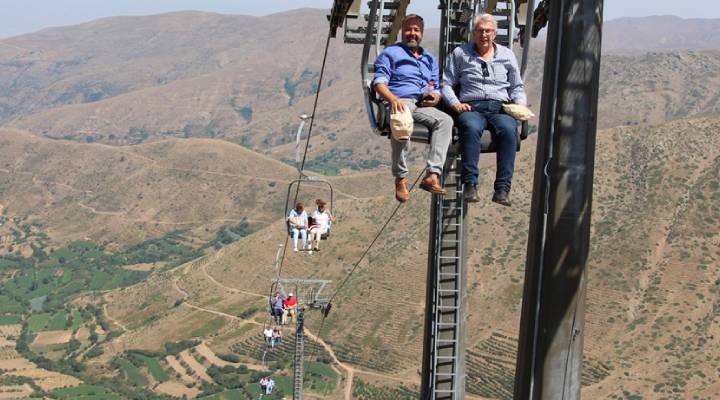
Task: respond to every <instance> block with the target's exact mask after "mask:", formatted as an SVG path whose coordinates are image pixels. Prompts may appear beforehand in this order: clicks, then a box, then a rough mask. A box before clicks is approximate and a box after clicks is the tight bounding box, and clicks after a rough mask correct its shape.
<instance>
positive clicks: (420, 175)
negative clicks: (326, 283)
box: [310, 169, 425, 359]
mask: <svg viewBox="0 0 720 400" xmlns="http://www.w3.org/2000/svg"><path fill="white" fill-rule="evenodd" d="M424 172H425V170H424V169H423V170H421V171H420V174H419V175H418V177H417V178H416V179H415V182H413V184H412V186H410V190H409V191H410V192H412V191H413V189H414V188H415V186H416V185H417V183H418V182H419V181H420V178H421V177H422V176H423V173H424ZM400 206H402V203H398V204H397V205H396V206H395V209H394V210H393V212H392V214H390V216H389V217H388V218H387V220H386V221H385V223H384V224H383V226H382V227H380V230H379V231H378V233H377V234H376V235H375V238H374V239H373V240H372V241H371V242H370V244H369V245H368V247H367V249H365V251H364V252H363V253H362V255H360V258H359V259H358V260H357V261H356V262H355V264H354V265H353V267H352V269H351V270H350V272H348V274H347V275H346V276H345V279H343V280H342V282H340V284H339V285H338V287H337V288H336V289H335V292H334V293H333V294H332V296H330V299H329V300H328V306H332V301H333V299H334V298H335V296H337V294H338V293H339V292H340V290H341V289H342V288H343V286H345V284H346V283H347V282H348V280H350V277H351V276H352V274H353V273H354V272H355V270H356V269H357V268H358V267H359V266H360V263H361V262H362V260H363V259H365V256H366V255H367V254H368V253H369V252H370V249H371V248H372V247H373V245H374V244H375V242H377V240H378V239H379V238H380V235H382V233H383V232H384V231H385V228H387V226H388V224H389V223H390V221H392V219H393V218H394V217H395V214H397V212H398V210H400ZM327 316H328V314H327V313H323V317H322V320H321V321H320V328H319V329H318V333H317V337H318V338H319V339H322V330H323V326H324V325H325V319H326V318H327ZM316 350H317V347H315V348H314V349H313V353H312V354H311V355H310V359H312V358H313V357H314V356H315V351H316Z"/></svg>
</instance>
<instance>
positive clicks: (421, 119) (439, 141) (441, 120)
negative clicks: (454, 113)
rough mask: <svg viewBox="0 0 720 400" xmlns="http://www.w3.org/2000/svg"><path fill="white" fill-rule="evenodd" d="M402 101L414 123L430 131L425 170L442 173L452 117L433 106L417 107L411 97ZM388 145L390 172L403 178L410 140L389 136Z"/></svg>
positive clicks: (405, 172) (450, 136)
mask: <svg viewBox="0 0 720 400" xmlns="http://www.w3.org/2000/svg"><path fill="white" fill-rule="evenodd" d="M402 101H403V103H405V106H406V107H409V108H410V111H412V116H413V120H414V121H415V123H416V124H422V125H425V126H427V127H428V128H429V129H430V132H431V133H432V134H431V135H430V149H429V150H428V156H427V171H428V172H435V173H437V174H442V169H443V165H445V156H447V151H448V147H450V142H451V141H452V127H453V120H452V117H450V116H449V115H447V114H445V113H444V112H442V111H440V110H438V109H437V108H435V107H418V106H416V105H415V100H413V99H402ZM388 114H389V113H388ZM390 147H391V148H392V156H391V157H392V174H393V176H395V177H397V178H404V177H406V176H407V175H408V168H407V163H406V161H405V156H406V155H407V152H408V149H409V148H410V141H409V140H407V141H404V142H399V141H397V140H395V139H393V138H392V136H391V137H390Z"/></svg>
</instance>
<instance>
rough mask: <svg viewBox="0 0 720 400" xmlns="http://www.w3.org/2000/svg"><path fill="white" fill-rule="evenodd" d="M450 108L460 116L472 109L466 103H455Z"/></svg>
mask: <svg viewBox="0 0 720 400" xmlns="http://www.w3.org/2000/svg"><path fill="white" fill-rule="evenodd" d="M452 108H453V110H455V112H456V113H458V114H462V113H464V112H465V111H472V107H470V104H467V103H455V104H453V105H452Z"/></svg>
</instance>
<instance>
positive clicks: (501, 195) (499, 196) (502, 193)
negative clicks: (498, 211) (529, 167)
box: [492, 189, 512, 207]
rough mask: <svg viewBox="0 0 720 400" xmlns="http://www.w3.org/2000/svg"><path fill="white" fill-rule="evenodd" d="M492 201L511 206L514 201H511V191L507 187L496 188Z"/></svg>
mask: <svg viewBox="0 0 720 400" xmlns="http://www.w3.org/2000/svg"><path fill="white" fill-rule="evenodd" d="M492 201H494V202H495V203H498V204H502V205H504V206H508V207H510V206H511V205H512V203H510V191H508V190H505V189H498V190H496V191H495V194H493V197H492Z"/></svg>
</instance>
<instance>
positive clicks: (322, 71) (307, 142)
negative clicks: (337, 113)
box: [270, 13, 334, 296]
mask: <svg viewBox="0 0 720 400" xmlns="http://www.w3.org/2000/svg"><path fill="white" fill-rule="evenodd" d="M333 16H334V13H333ZM331 38H332V30H328V35H327V39H326V40H325V54H324V55H323V60H322V66H321V67H320V77H319V78H318V86H317V90H316V91H315V100H314V102H313V109H312V113H311V114H310V127H309V128H308V134H307V138H306V139H305V149H304V151H303V157H302V162H301V163H300V173H299V177H298V179H299V180H300V181H302V178H303V176H304V174H303V170H304V169H305V160H306V158H307V151H308V148H309V147H310V137H311V136H312V129H313V126H314V125H315V112H316V111H317V105H318V100H319V98H320V90H322V82H323V76H324V75H325V64H326V62H327V56H328V49H329V48H330V39H331ZM301 183H302V182H298V185H297V188H296V189H295V197H294V198H293V201H292V204H296V203H297V199H298V195H299V193H300V185H301ZM289 241H290V237H289V236H287V235H286V236H285V245H284V246H283V250H282V256H281V257H280V265H279V267H278V270H277V278H276V282H278V281H279V280H280V275H281V274H282V267H283V264H284V262H285V252H286V251H287V247H288V242H289ZM271 291H272V289H271ZM270 296H272V293H270Z"/></svg>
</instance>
